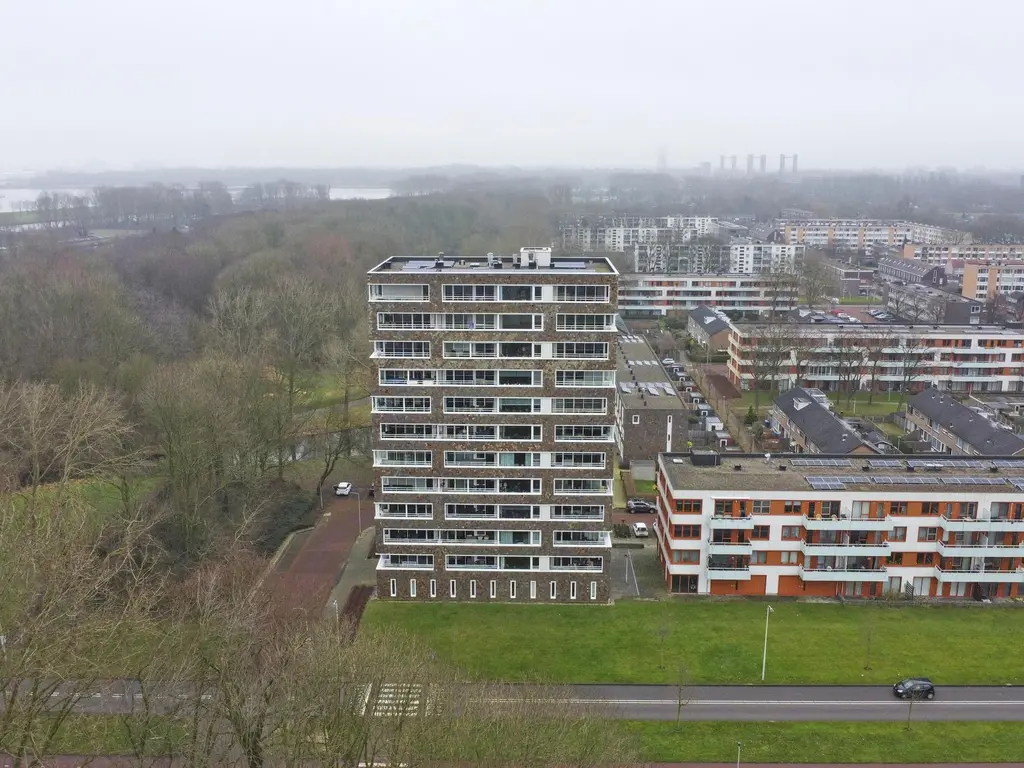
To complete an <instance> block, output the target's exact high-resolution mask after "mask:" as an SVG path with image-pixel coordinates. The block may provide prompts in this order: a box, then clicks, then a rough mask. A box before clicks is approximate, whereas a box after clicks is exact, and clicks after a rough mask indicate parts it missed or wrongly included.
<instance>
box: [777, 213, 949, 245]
mask: <svg viewBox="0 0 1024 768" xmlns="http://www.w3.org/2000/svg"><path fill="white" fill-rule="evenodd" d="M778 229H779V234H780V236H781V237H782V242H784V243H801V244H803V245H807V246H812V247H817V248H840V249H844V250H853V249H868V248H871V247H874V246H885V247H900V248H904V247H906V245H907V244H908V243H921V244H927V245H941V244H944V243H950V242H953V241H955V240H957V239H959V238H960V237H961V236H963V233H959V232H955V231H953V230H951V229H945V228H944V227H935V226H931V225H929V224H918V223H916V222H913V221H889V220H885V219H809V220H788V221H787V220H785V219H783V220H782V221H780V222H779V223H778Z"/></svg>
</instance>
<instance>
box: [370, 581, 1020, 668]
mask: <svg viewBox="0 0 1024 768" xmlns="http://www.w3.org/2000/svg"><path fill="white" fill-rule="evenodd" d="M540 586H541V588H542V590H543V588H544V587H545V585H543V584H541V585H540ZM774 607H775V613H774V614H773V615H772V617H771V626H770V631H769V638H768V674H767V678H766V682H768V683H770V684H784V683H785V684H798V683H799V684H876V683H877V684H890V683H892V682H893V681H894V680H897V679H899V678H901V677H906V676H909V675H928V676H929V677H931V678H932V679H933V680H935V682H936V683H937V684H938V685H957V684H979V685H981V684H991V685H1002V684H1007V683H1012V684H1016V685H1020V684H1024V661H1021V660H1020V652H1019V649H1020V637H1021V636H1022V634H1024V610H1020V609H1019V608H1016V607H1009V606H1007V607H996V606H980V605H979V606H966V607H964V606H925V605H911V606H907V605H902V606H900V605H894V604H888V603H886V604H849V603H848V604H845V605H836V604H820V603H776V604H774ZM764 617H765V603H760V602H729V603H724V602H696V601H675V600H663V601H655V602H647V601H644V602H639V601H638V602H626V601H620V602H619V603H617V604H615V605H612V606H587V605H508V604H479V605H473V604H465V603H463V604H412V603H388V602H384V601H373V602H371V603H370V605H369V607H368V609H367V611H366V614H365V616H364V619H363V621H364V622H368V623H369V624H371V625H377V626H380V625H394V626H397V627H399V628H401V629H403V630H405V631H407V632H409V633H411V634H413V635H417V636H419V637H421V638H422V639H423V641H424V642H425V643H427V644H428V646H429V647H430V648H431V649H432V650H433V651H434V652H435V653H437V654H438V656H440V657H443V658H445V659H446V660H448V661H450V662H452V663H454V664H455V665H456V666H459V667H461V668H462V669H465V670H466V671H468V672H470V673H473V674H478V675H481V676H483V677H486V678H488V679H495V680H509V681H544V682H560V683H589V682H594V683H598V682H601V683H674V682H675V680H676V679H677V678H678V670H679V666H680V665H685V667H686V669H687V671H688V677H689V678H690V680H691V682H693V683H707V684H716V683H721V684H725V683H741V684H742V683H757V682H759V681H760V679H761V653H762V645H763V642H764ZM570 638H571V640H570ZM951 649H969V650H965V651H964V652H953V651H952V650H951ZM865 667H869V668H865Z"/></svg>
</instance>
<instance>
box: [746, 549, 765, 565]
mask: <svg viewBox="0 0 1024 768" xmlns="http://www.w3.org/2000/svg"><path fill="white" fill-rule="evenodd" d="M767 562H768V553H767V552H764V551H758V550H755V551H753V552H751V553H750V563H751V564H752V565H764V564H765V563H767Z"/></svg>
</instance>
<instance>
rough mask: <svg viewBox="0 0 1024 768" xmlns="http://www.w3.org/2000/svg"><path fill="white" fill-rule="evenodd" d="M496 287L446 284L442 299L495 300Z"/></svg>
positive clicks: (496, 296) (496, 295) (496, 294)
mask: <svg viewBox="0 0 1024 768" xmlns="http://www.w3.org/2000/svg"><path fill="white" fill-rule="evenodd" d="M424 287H426V286H424ZM497 288H498V287H497V286H496V285H463V284H460V285H446V286H444V287H443V294H444V300H445V301H495V300H496V299H497V298H498V291H497Z"/></svg>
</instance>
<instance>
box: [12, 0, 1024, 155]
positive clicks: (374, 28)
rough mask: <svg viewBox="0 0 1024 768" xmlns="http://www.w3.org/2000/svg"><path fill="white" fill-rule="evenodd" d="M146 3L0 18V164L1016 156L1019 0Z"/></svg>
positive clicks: (27, 8)
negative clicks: (2, 74)
mask: <svg viewBox="0 0 1024 768" xmlns="http://www.w3.org/2000/svg"><path fill="white" fill-rule="evenodd" d="M161 6H163V4H150V5H138V4H137V3H130V2H128V0H92V2H89V3H81V4H77V3H74V4H73V3H70V2H68V1H67V0H38V2H36V3H32V4H29V3H11V4H8V5H7V6H5V7H3V8H0V29H4V31H5V35H4V38H5V43H6V46H5V51H4V53H3V54H2V55H3V60H4V61H5V62H6V63H7V66H8V69H9V70H11V71H12V72H17V77H13V76H8V77H6V78H4V79H3V80H0V82H2V83H3V85H2V86H0V95H2V97H3V99H2V103H3V104H4V105H5V107H6V108H7V109H8V110H10V113H11V114H13V115H14V116H15V117H14V119H8V120H4V121H0V141H2V142H3V144H2V145H3V146H4V147H5V148H7V150H8V151H7V152H5V153H4V154H3V156H2V157H0V172H5V173H10V172H13V171H18V170H29V169H31V170H36V171H43V170H53V169H64V170H91V171H98V170H127V169H132V168H136V169H137V168H146V169H154V170H155V169H161V168H165V169H166V168H184V167H208V168H231V167H233V168H260V167H296V168H298V167H305V168H331V167H337V168H342V167H363V168H402V167H428V166H441V165H449V164H467V165H479V166H489V167H501V166H518V167H522V168H557V167H565V168H568V167H584V166H589V167H599V168H653V167H654V166H655V165H656V163H657V162H658V159H659V155H661V154H662V153H664V157H665V159H666V160H667V163H668V166H669V167H672V168H684V167H691V166H694V165H697V164H698V163H700V162H710V163H711V164H712V166H713V167H717V166H718V158H719V156H720V155H723V154H724V155H730V156H731V155H737V156H738V157H737V165H738V168H739V169H740V170H745V168H746V157H747V155H748V154H753V155H755V156H756V158H757V159H755V168H756V167H759V156H760V155H762V154H764V155H767V163H768V170H769V171H775V170H777V168H778V158H779V154H782V153H784V154H786V155H792V154H798V155H799V156H800V167H801V168H802V169H811V168H815V169H824V168H829V169H834V170H863V169H867V168H877V169H901V168H906V167H913V166H924V167H943V166H951V167H957V168H960V169H966V168H971V167H975V166H985V167H986V168H988V169H991V170H1010V169H1013V168H1021V167H1024V145H1022V144H1021V142H1019V140H1018V138H1017V133H1018V129H1017V125H1018V124H1019V122H1020V119H1021V113H1022V111H1024V107H1022V106H1021V104H1020V103H1019V101H1018V100H1015V99H1013V98H1012V95H1011V94H1010V90H1011V88H1012V82H1013V75H1012V73H1013V71H1014V60H1015V52H1016V48H1017V45H1016V44H1017V37H1018V36H1019V29H1020V28H1021V22H1022V21H1024V7H1022V6H1021V5H1019V4H1017V3H1014V2H1011V0H981V1H980V2H975V3H972V4H970V5H967V4H965V3H963V2H958V1H956V0H933V1H932V2H930V3H928V4H927V5H918V4H916V3H913V4H911V3H907V4H900V3H891V2H890V3H884V2H879V1H878V0H860V2H850V1H848V0H837V1H836V2H832V3H828V4H821V3H814V2H810V1H809V0H777V2H775V3H771V4H764V3H760V2H755V0H720V1H719V2H717V3H715V4H713V5H712V4H703V3H684V2H679V0H641V2H638V3H634V4H632V5H630V6H629V7H628V9H625V8H624V6H623V5H622V4H621V3H615V2H611V0H591V1H590V2H588V3H582V2H570V0H546V1H545V0H515V2H512V0H491V2H489V3H479V2H471V0H380V1H379V2H375V3H359V2H353V1H351V0H334V1H332V0H293V1H292V2H290V3H287V4H282V3H275V2H270V0H250V2H246V3H242V2H240V0H221V1H220V2H218V3H204V2H199V0H178V2H175V3H173V4H167V5H166V6H163V7H161ZM55 19H59V21H60V24H54V20H55Z"/></svg>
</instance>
